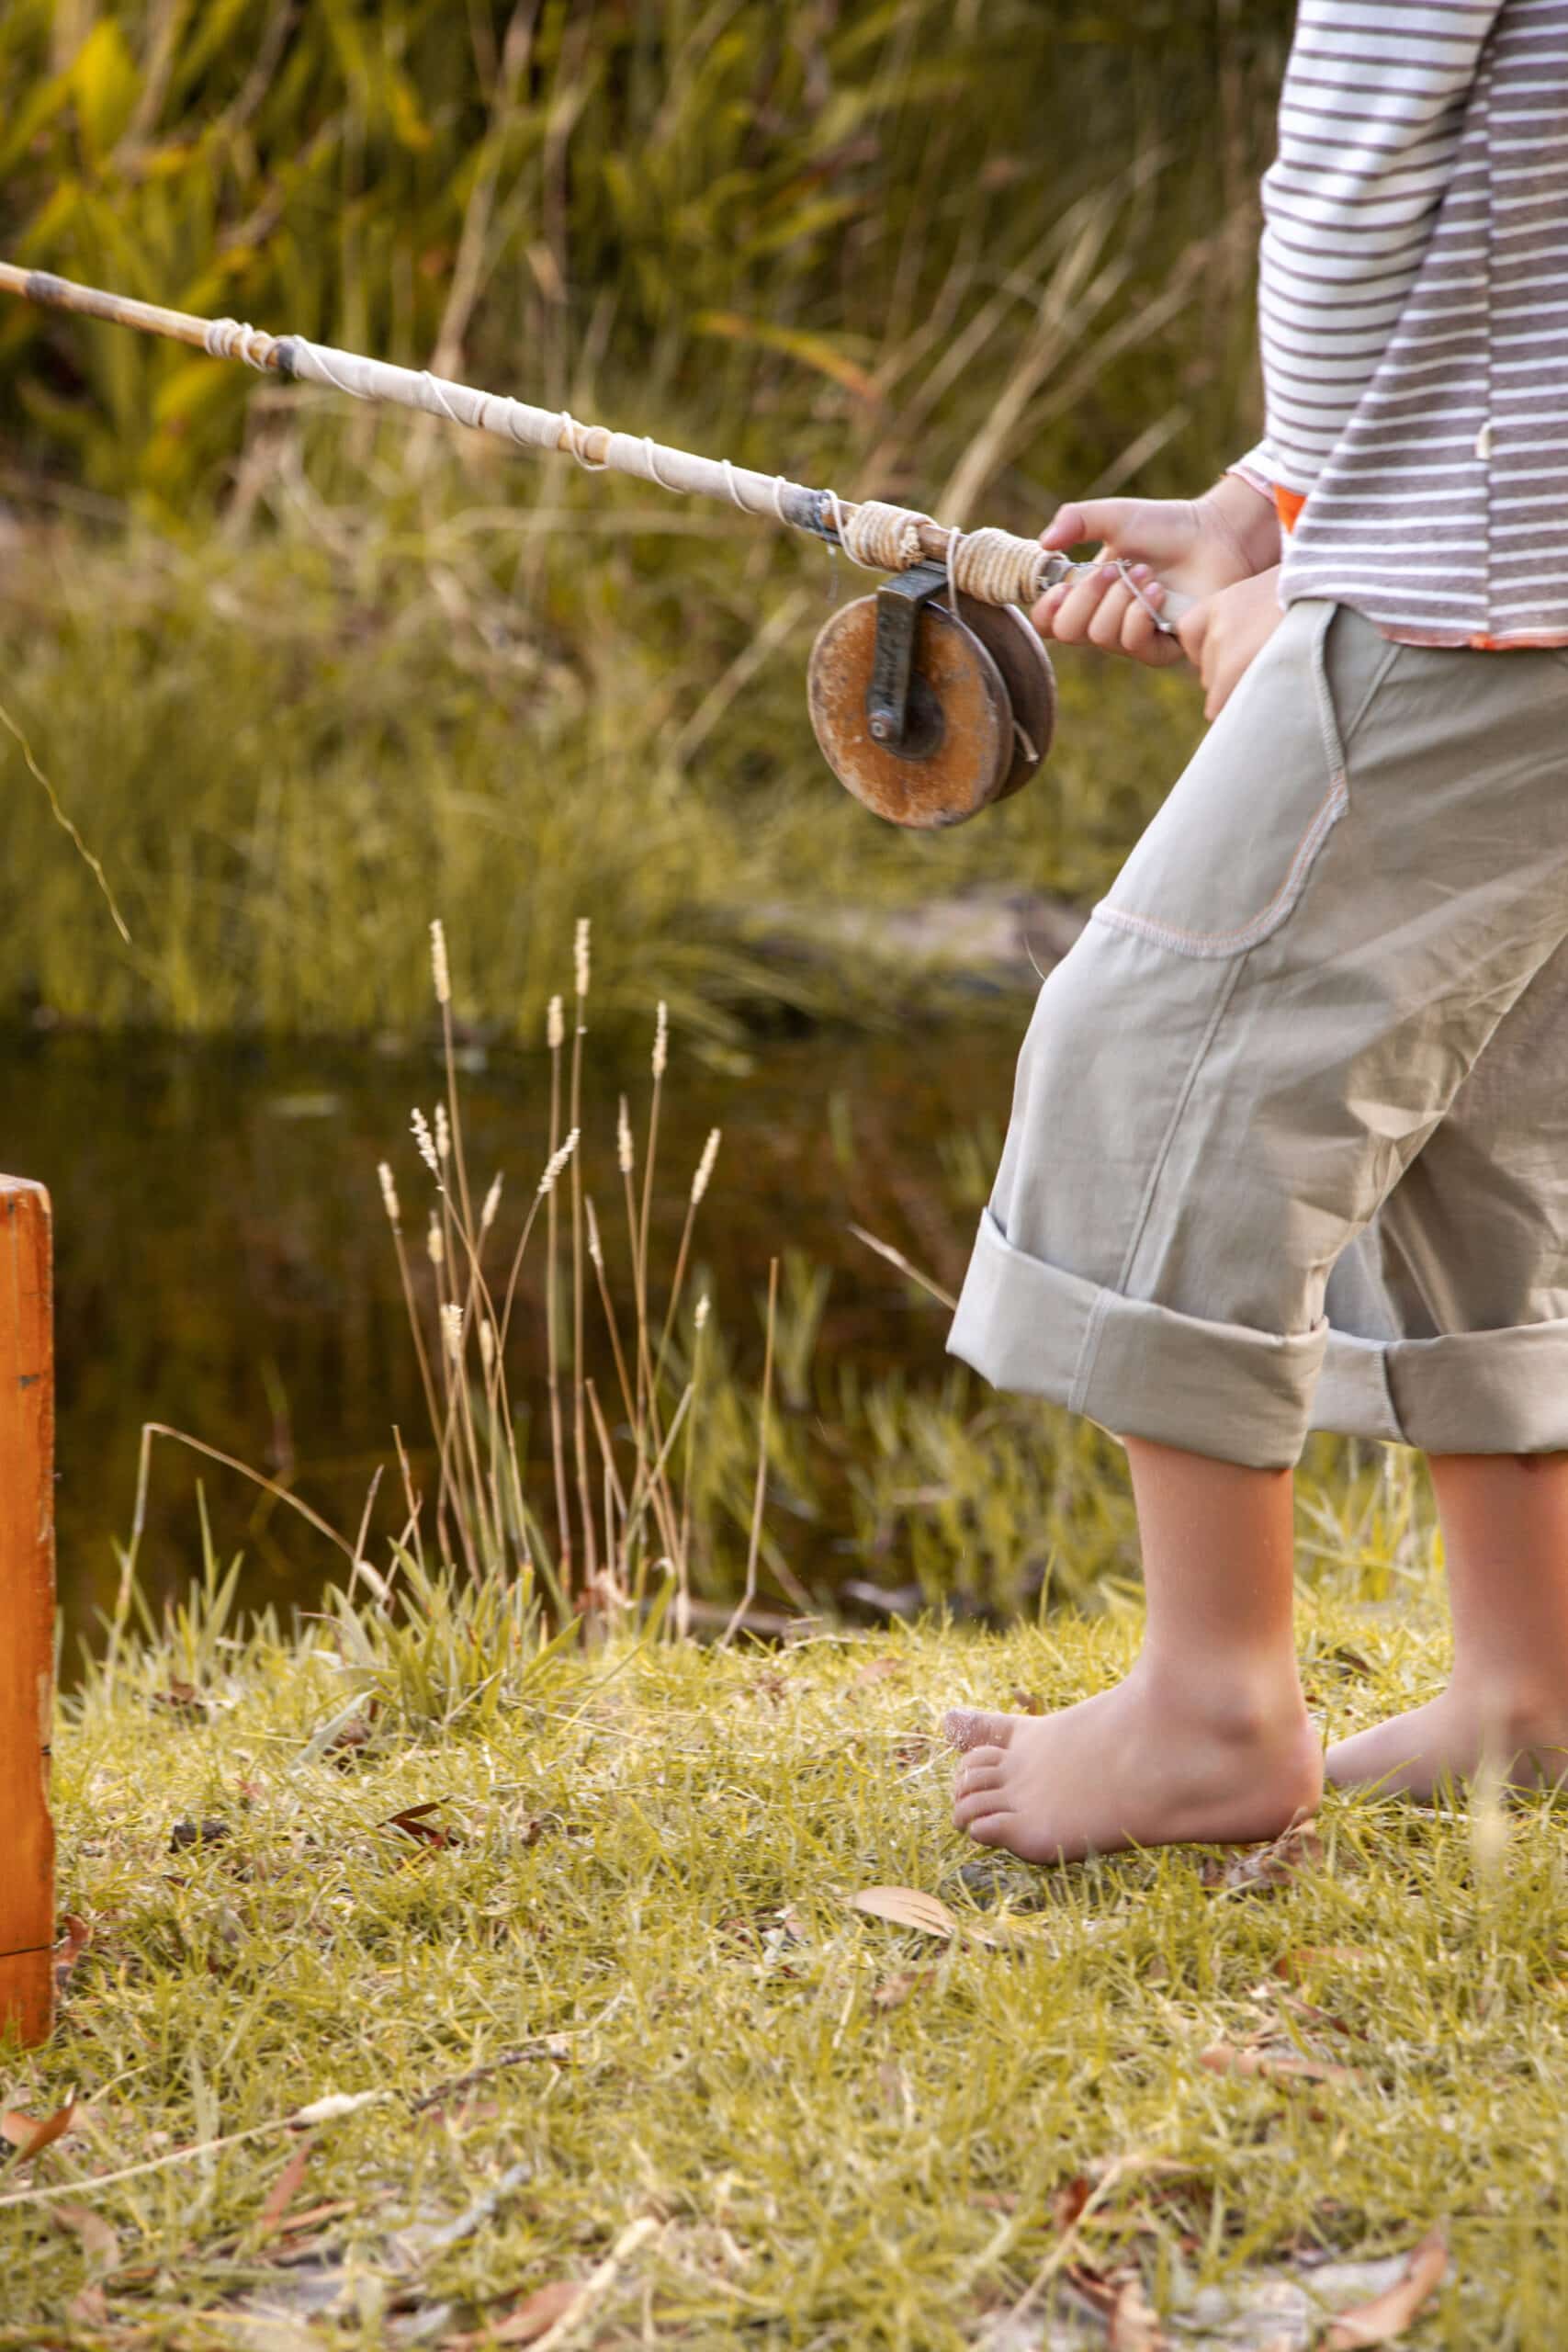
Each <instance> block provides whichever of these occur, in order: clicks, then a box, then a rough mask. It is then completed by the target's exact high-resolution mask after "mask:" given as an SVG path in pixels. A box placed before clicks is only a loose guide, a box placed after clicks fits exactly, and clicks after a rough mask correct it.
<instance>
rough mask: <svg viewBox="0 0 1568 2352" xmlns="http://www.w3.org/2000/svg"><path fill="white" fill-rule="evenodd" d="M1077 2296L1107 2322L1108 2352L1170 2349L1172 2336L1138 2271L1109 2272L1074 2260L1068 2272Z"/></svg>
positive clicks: (1069, 2284)
mask: <svg viewBox="0 0 1568 2352" xmlns="http://www.w3.org/2000/svg"><path fill="white" fill-rule="evenodd" d="M1063 2277H1064V2278H1065V2279H1066V2283H1067V2285H1068V2287H1069V2288H1070V2289H1071V2290H1072V2291H1073V2293H1074V2294H1075V2295H1077V2296H1078V2297H1080V2298H1081V2300H1082V2301H1084V2302H1086V2303H1087V2304H1088V2305H1089V2309H1090V2310H1091V2311H1094V2312H1098V2313H1099V2314H1100V2318H1101V2319H1102V2320H1103V2321H1104V2322H1105V2330H1106V2338H1105V2340H1106V2346H1107V2352H1168V2344H1169V2338H1168V2336H1167V2335H1164V2334H1163V2332H1162V2331H1161V2328H1160V2324H1159V2316H1158V2313H1157V2312H1154V2311H1152V2310H1151V2309H1150V2307H1149V2304H1148V2302H1147V2301H1146V2299H1145V2294H1144V2285H1143V2280H1142V2279H1141V2278H1139V2277H1138V2276H1137V2274H1136V2272H1134V2273H1133V2274H1132V2275H1130V2276H1129V2275H1128V2274H1127V2272H1126V2271H1125V2270H1122V2269H1118V2270H1115V2271H1112V2272H1111V2273H1109V2274H1107V2273H1106V2272H1105V2271H1103V2270H1097V2269H1096V2268H1095V2267H1094V2266H1093V2264H1092V2263H1088V2262H1076V2263H1070V2264H1069V2265H1068V2266H1067V2268H1066V2270H1065V2271H1064V2273H1063Z"/></svg>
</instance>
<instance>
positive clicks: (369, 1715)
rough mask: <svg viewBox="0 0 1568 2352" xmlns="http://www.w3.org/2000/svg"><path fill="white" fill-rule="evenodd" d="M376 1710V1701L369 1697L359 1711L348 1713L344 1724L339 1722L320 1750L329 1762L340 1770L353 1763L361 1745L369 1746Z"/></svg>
mask: <svg viewBox="0 0 1568 2352" xmlns="http://www.w3.org/2000/svg"><path fill="white" fill-rule="evenodd" d="M377 1713H378V1706H377V1702H376V1701H375V1700H374V1699H371V1700H369V1701H368V1702H367V1704H366V1706H365V1708H364V1710H363V1712H362V1713H359V1714H357V1715H350V1717H349V1719H348V1721H347V1722H346V1723H345V1724H339V1726H338V1728H337V1730H336V1731H334V1732H333V1736H332V1737H331V1739H329V1740H328V1742H327V1744H326V1746H325V1747H324V1748H323V1749H322V1750H321V1753H322V1755H323V1756H324V1757H325V1758H326V1759H327V1761H328V1763H329V1764H335V1765H337V1766H338V1768H339V1769H340V1770H342V1769H343V1768H344V1766H346V1765H349V1764H352V1763H353V1761H354V1759H355V1757H356V1756H357V1755H358V1753H359V1751H360V1749H361V1748H362V1747H368V1746H369V1744H370V1739H371V1735H372V1733H373V1731H374V1729H375V1721H376V1716H377Z"/></svg>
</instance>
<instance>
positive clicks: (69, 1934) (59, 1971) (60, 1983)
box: [54, 1911, 93, 2000]
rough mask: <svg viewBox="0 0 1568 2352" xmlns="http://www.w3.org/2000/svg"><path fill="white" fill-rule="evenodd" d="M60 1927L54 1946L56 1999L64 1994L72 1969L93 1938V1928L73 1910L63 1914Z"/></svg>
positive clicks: (69, 1981)
mask: <svg viewBox="0 0 1568 2352" xmlns="http://www.w3.org/2000/svg"><path fill="white" fill-rule="evenodd" d="M60 1929H61V1932H60V1941H59V1942H58V1943H57V1944H56V1945H55V1947H54V1993H55V1998H56V1999H57V2000H59V1999H62V1997H63V1996H64V1994H65V1991H66V1988H67V1986H68V1985H70V1983H71V1973H72V1971H73V1968H74V1967H75V1965H76V1962H78V1961H79V1960H80V1959H81V1957H82V1954H83V1953H84V1952H85V1951H86V1949H87V1946H88V1945H89V1944H90V1943H91V1942H92V1940H93V1930H92V1929H91V1928H90V1927H89V1926H88V1925H87V1922H86V1921H85V1919H82V1918H78V1917H77V1915H76V1913H75V1912H74V1911H68V1912H67V1913H66V1914H65V1917H64V1918H63V1919H62V1921H61V1923H60Z"/></svg>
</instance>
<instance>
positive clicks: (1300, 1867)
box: [1201, 1820, 1323, 1888]
mask: <svg viewBox="0 0 1568 2352" xmlns="http://www.w3.org/2000/svg"><path fill="white" fill-rule="evenodd" d="M1322 1860H1323V1840H1322V1838H1320V1837H1319V1836H1318V1834H1317V1823H1316V1821H1315V1820H1312V1821H1298V1822H1293V1823H1292V1826H1291V1827H1290V1828H1289V1829H1285V1830H1281V1831H1280V1835H1279V1837H1278V1838H1273V1839H1272V1840H1271V1841H1270V1843H1269V1845H1267V1846H1251V1847H1249V1848H1248V1849H1247V1851H1246V1853H1243V1854H1233V1855H1232V1856H1231V1858H1230V1860H1228V1861H1224V1862H1222V1861H1209V1862H1205V1863H1204V1865H1203V1869H1202V1872H1201V1877H1202V1883H1203V1884H1204V1885H1205V1886H1211V1887H1224V1888H1237V1887H1246V1886H1286V1885H1288V1884H1289V1883H1290V1882H1291V1880H1292V1878H1294V1877H1296V1876H1297V1875H1298V1873H1299V1872H1301V1871H1304V1870H1314V1869H1315V1868H1316V1867H1317V1865H1318V1864H1319V1863H1320V1862H1321V1861H1322Z"/></svg>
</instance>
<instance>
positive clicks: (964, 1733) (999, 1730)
mask: <svg viewBox="0 0 1568 2352" xmlns="http://www.w3.org/2000/svg"><path fill="white" fill-rule="evenodd" d="M942 1729H943V1731H944V1732H945V1733H946V1734H947V1736H948V1738H949V1739H950V1740H951V1742H952V1743H953V1747H962V1748H964V1749H968V1748H971V1747H1006V1746H1007V1744H1008V1742H1009V1741H1010V1739H1011V1737H1012V1717H1011V1716H1010V1715H988V1714H986V1713H983V1712H982V1710H981V1709H979V1708H978V1707H954V1708H953V1709H952V1710H951V1711H950V1713H947V1714H945V1715H944V1716H943V1717H942Z"/></svg>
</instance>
